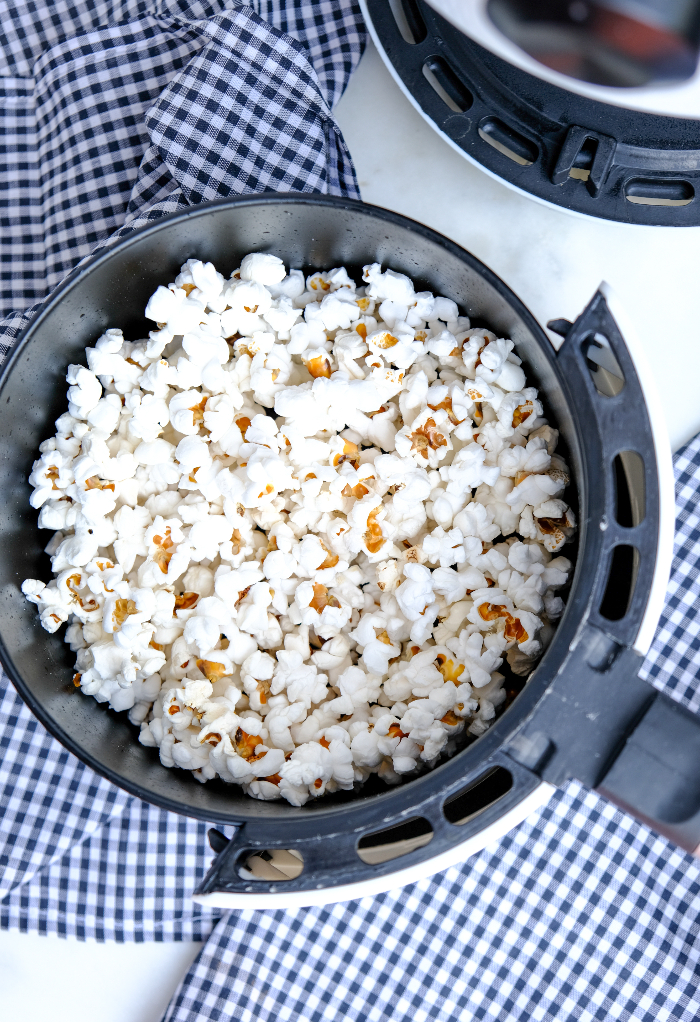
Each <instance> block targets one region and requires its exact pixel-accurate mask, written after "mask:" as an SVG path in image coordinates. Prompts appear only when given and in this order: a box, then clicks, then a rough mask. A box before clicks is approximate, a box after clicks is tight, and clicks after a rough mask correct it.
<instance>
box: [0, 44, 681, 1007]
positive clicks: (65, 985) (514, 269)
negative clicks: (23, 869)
mask: <svg viewBox="0 0 700 1022" xmlns="http://www.w3.org/2000/svg"><path fill="white" fill-rule="evenodd" d="M337 117H338V121H339V122H340V125H341V128H342V130H343V132H344V133H345V138H346V139H347V142H348V145H349V147H350V150H351V152H352V155H353V158H354V160H355V165H356V167H357V172H358V178H359V182H360V187H361V189H362V194H363V197H364V199H365V200H366V201H367V202H371V203H375V204H376V205H379V206H385V207H387V208H389V209H393V210H396V211H397V212H399V213H403V214H405V215H407V216H410V217H412V218H413V219H415V220H420V221H422V222H423V223H425V224H428V225H429V226H430V227H433V228H435V229H436V230H438V231H441V232H442V233H443V234H446V235H448V236H449V237H451V238H452V239H454V240H455V241H457V242H458V243H459V244H461V245H463V246H464V247H465V248H467V249H469V250H470V251H471V252H473V253H474V254H475V255H476V256H478V257H479V258H480V259H482V260H483V261H484V262H485V263H487V264H488V265H489V266H490V267H491V268H492V269H493V270H494V271H495V272H496V273H498V274H499V276H501V277H502V278H503V279H504V280H505V281H506V283H508V284H509V285H510V286H511V287H512V288H513V290H514V291H515V292H516V293H517V294H518V295H519V296H520V298H521V299H522V300H523V301H524V302H525V304H526V305H528V306H529V308H530V309H531V310H532V312H533V313H534V314H535V316H537V318H538V319H539V320H540V322H542V323H543V324H544V323H546V321H547V320H549V319H553V318H558V317H564V318H567V319H573V318H574V317H575V316H576V315H577V314H578V313H579V312H580V311H581V309H582V308H583V306H584V305H585V304H586V302H587V301H588V300H589V299H590V297H591V295H592V294H593V293H594V291H595V289H596V288H597V286H598V284H599V283H600V281H601V280H607V281H608V282H609V283H610V284H612V285H613V286H614V287H615V288H616V289H617V291H618V292H619V294H620V296H621V298H622V299H623V301H624V302H625V305H626V307H627V309H628V312H629V314H630V316H631V317H632V319H633V321H634V323H635V326H636V328H637V331H638V332H639V334H640V336H641V338H642V340H643V342H644V345H645V347H646V350H647V353H648V356H649V359H650V361H651V363H652V365H653V367H654V369H655V373H656V378H657V381H658V385H659V388H660V390H661V395H662V399H663V403H664V407H665V409H666V414H667V421H668V428H669V433H670V437H671V442H672V444H673V446H674V448H675V447H678V446H679V445H680V444H682V443H683V442H684V441H685V440H687V439H689V438H690V437H691V436H692V435H693V434H694V433H696V432H697V431H698V430H700V400H699V399H698V389H699V388H698V382H699V381H700V336H699V334H700V287H699V286H698V284H697V275H698V255H700V228H696V229H689V230H688V229H686V230H672V229H664V228H638V227H636V228H633V227H624V226H621V225H618V224H612V223H606V222H602V221H601V222H599V221H588V220H583V219H579V218H577V217H573V216H570V215H569V214H567V213H564V212H561V211H559V210H556V209H550V208H548V207H545V206H542V205H540V204H538V203H536V202H534V201H532V200H530V199H528V198H525V197H523V196H521V195H519V194H517V193H515V192H513V191H511V190H510V189H508V188H506V187H505V186H504V185H502V184H500V183H499V182H497V181H494V180H492V179H491V178H489V177H487V176H486V175H485V174H483V173H482V172H481V171H479V170H478V169H476V168H475V167H473V166H472V165H471V164H469V163H468V162H467V161H466V160H464V159H463V158H462V157H461V156H459V155H458V154H457V153H456V152H455V151H454V150H453V149H452V148H451V147H450V146H449V145H447V143H445V142H443V141H442V140H441V139H440V138H439V137H438V136H437V135H435V134H434V132H433V131H432V130H431V129H430V128H429V127H428V125H427V124H426V123H425V122H424V121H423V119H422V118H421V117H420V116H419V114H418V113H417V112H416V111H415V110H414V109H413V107H412V106H411V104H410V103H409V101H408V100H407V99H406V98H405V96H404V95H403V94H402V93H401V92H400V91H399V89H398V87H397V86H396V84H395V82H394V81H393V79H392V78H391V76H390V75H389V73H388V72H387V70H386V69H385V68H384V66H383V64H382V63H381V60H380V59H379V57H378V55H377V52H376V50H374V48H373V47H370V48H369V50H368V52H367V54H366V55H365V57H364V58H363V60H362V63H361V65H360V67H359V69H358V71H357V73H356V75H355V77H354V78H353V80H352V82H351V84H350V87H349V89H348V91H347V93H346V95H345V96H344V97H343V99H342V101H341V103H340V105H339V107H338V109H337ZM197 949H198V946H197V945H195V944H189V943H188V944H137V945H134V944H122V945H119V944H113V943H109V944H102V945H99V944H95V943H94V942H87V943H80V942H78V941H74V940H65V941H62V940H58V939H56V938H49V937H37V936H34V935H28V934H17V933H0V1016H1V1017H2V1018H6V1019H20V1018H21V1019H22V1020H23V1022H44V1020H45V1019H47V1018H50V1019H51V1020H52V1022H69V1020H70V1022H96V1020H99V1022H158V1020H159V1019H160V1017H161V1015H162V1012H163V1010H164V1008H165V1006H166V1005H167V1003H168V1000H169V999H170V997H171V995H172V993H173V991H174V989H175V987H176V986H177V983H178V981H179V979H180V978H181V977H182V976H183V975H184V974H185V972H186V970H187V967H188V966H189V964H190V962H191V960H192V959H193V958H194V956H195V954H196V952H197Z"/></svg>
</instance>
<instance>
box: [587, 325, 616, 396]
mask: <svg viewBox="0 0 700 1022" xmlns="http://www.w3.org/2000/svg"><path fill="white" fill-rule="evenodd" d="M583 353H584V355H585V357H586V365H587V366H588V371H589V372H590V374H591V379H592V380H593V384H594V386H595V389H596V390H597V391H598V393H599V394H602V396H603V397H617V395H618V394H619V393H620V391H621V390H622V388H623V387H624V385H625V375H624V373H623V372H622V369H621V368H620V363H619V362H618V361H617V359H616V358H615V356H614V354H613V352H612V348H611V347H610V343H609V341H608V339H607V337H603V335H602V334H595V335H594V336H593V337H587V338H586V340H584V342H583Z"/></svg>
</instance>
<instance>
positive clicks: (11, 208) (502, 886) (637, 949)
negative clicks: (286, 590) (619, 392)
mask: <svg viewBox="0 0 700 1022" xmlns="http://www.w3.org/2000/svg"><path fill="white" fill-rule="evenodd" d="M3 7H4V10H3V11H2V17H1V18H0V49H2V55H0V61H2V63H0V76H4V77H0V89H4V94H3V99H4V103H3V104H2V106H1V107H0V120H1V121H2V127H3V136H2V137H3V139H4V150H3V155H4V160H2V159H0V185H1V186H2V195H3V198H2V200H0V201H2V203H3V211H2V214H1V215H2V225H3V227H4V230H3V231H0V298H1V300H2V303H3V314H4V315H5V320H4V322H3V323H2V324H0V330H1V333H0V341H2V342H4V345H5V348H4V350H7V348H8V347H9V346H11V344H12V341H13V340H14V337H15V336H16V335H17V332H18V331H19V330H20V329H21V328H22V326H23V325H24V323H26V322H27V317H28V315H30V314H31V308H30V309H29V311H28V312H27V313H24V312H23V311H22V310H24V309H25V308H26V307H27V306H33V305H35V304H36V303H37V302H40V300H41V299H42V298H43V296H44V295H45V294H46V293H47V292H48V291H49V290H51V288H53V286H55V284H56V283H58V281H59V280H60V279H61V278H62V276H63V275H64V274H65V273H66V272H67V271H68V270H69V269H71V268H72V267H73V266H74V265H75V264H76V263H77V262H79V261H80V260H81V259H82V258H84V257H85V256H86V255H87V254H89V252H90V251H92V250H93V249H94V248H95V247H97V246H100V245H104V244H106V243H109V241H110V240H111V239H113V238H114V237H118V236H119V235H120V234H121V233H123V232H124V231H128V230H130V229H132V230H133V229H134V227H136V226H140V225H141V224H142V223H147V222H149V220H151V219H154V218H155V217H157V216H160V215H162V214H163V213H164V212H169V211H171V210H175V209H178V208H181V207H184V206H186V205H187V204H189V203H192V202H199V201H202V200H203V199H209V198H214V197H218V196H220V195H227V194H231V193H237V192H243V191H260V190H265V189H278V190H289V189H296V190H303V191H321V192H328V193H332V194H348V195H356V194H357V188H356V183H355V179H354V174H353V170H352V164H351V162H350V159H349V156H348V154H347V151H346V149H345V146H344V143H343V141H342V138H341V137H340V135H339V133H338V130H337V127H336V125H335V122H334V121H333V118H332V114H331V113H330V109H331V108H332V105H333V102H334V101H335V100H336V99H337V98H338V96H339V95H340V94H341V93H342V90H343V88H344V86H345V84H346V83H347V80H348V77H349V75H350V73H351V71H352V69H353V67H354V66H355V64H356V63H357V60H358V59H359V55H360V52H361V48H362V43H363V38H364V36H363V29H362V27H361V23H360V20H359V14H358V11H357V8H356V6H355V5H354V3H352V2H351V0H288V2H286V3H285V2H284V0H256V3H255V5H254V9H252V8H250V7H247V6H244V5H240V4H237V3H234V2H231V0H221V2H211V3H197V2H194V0H192V2H189V3H185V2H184V0H182V2H179V0H162V2H160V3H137V2H135V0H123V2H121V3H119V2H117V0H113V2H109V0H102V2H99V3H98V2H93V3H87V2H84V3H68V2H66V0H57V2H55V3H49V2H47V0H46V2H45V0H33V2H32V3H31V4H25V5H22V6H20V5H18V6H17V7H9V6H8V4H7V3H5V4H4V5H3ZM1 350H2V349H0V351H1ZM676 474H677V487H678V504H679V517H678V533H677V548H676V558H675V562H674V568H673V576H672V579H671V583H670V586H669V594H668V601H667V606H666V610H665V612H664V616H663V618H662V621H661V624H660V626H659V630H658V633H657V638H656V640H655V643H654V646H653V648H652V651H651V653H650V654H649V657H648V658H647V660H646V662H645V664H644V667H643V674H644V676H645V677H647V678H649V680H650V681H652V683H653V684H655V685H656V686H657V687H658V688H660V689H663V690H664V691H667V692H669V693H670V694H671V695H672V696H673V697H674V698H676V699H678V700H679V701H681V702H683V703H685V704H686V705H687V706H689V707H691V708H692V709H698V708H700V682H698V680H696V677H697V675H698V674H700V640H699V639H698V634H699V632H700V601H698V599H697V597H698V592H697V590H698V582H697V575H698V565H700V513H699V512H698V501H697V493H698V491H699V490H700V438H696V440H694V441H693V442H692V443H691V444H689V445H688V447H686V448H685V449H684V450H683V451H682V452H681V453H680V454H679V455H678V456H677V458H676ZM0 811H1V812H2V818H3V825H2V828H1V833H0V871H1V872H2V881H1V886H2V892H1V895H4V897H3V899H2V901H0V925H2V926H3V927H5V928H19V929H22V930H31V931H38V932H41V933H57V934H60V935H64V936H65V935H73V936H78V937H83V938H84V937H95V938H97V939H106V938H113V939H117V940H184V939H194V940H202V941H206V943H205V945H204V947H203V950H202V952H201V954H200V955H199V957H198V959H197V960H196V962H195V963H194V965H193V966H192V968H191V969H190V971H189V973H188V975H187V976H186V978H185V979H184V980H183V982H182V984H181V986H180V988H179V989H178V991H177V992H176V994H175V996H174V998H173V1000H172V1002H171V1005H170V1007H169V1009H168V1011H167V1013H166V1020H167V1022H196V1020H198V1022H206V1020H211V1022H213V1020H217V1022H218V1020H223V1019H229V1018H235V1019H236V1020H237V1022H239V1020H240V1022H253V1020H255V1022H267V1020H269V1022H278V1020H290V1022H296V1020H302V1019H303V1020H308V1022H324V1020H328V1022H330V1020H333V1022H336V1020H338V1022H339V1020H341V1019H342V1020H346V1019H349V1020H358V1022H359V1020H362V1022H365V1020H367V1022H389V1020H391V1022H403V1020H409V1019H410V1020H411V1022H423V1020H428V1019H430V1020H441V1022H442V1020H444V1022H447V1020H450V1022H453V1020H460V1022H462V1020H471V1019H479V1020H493V1022H496V1020H498V1022H516V1020H517V1022H525V1020H527V1022H531V1020H543V1022H550V1020H557V1022H569V1020H570V1019H577V1020H584V1022H587V1020H593V1019H598V1020H608V1019H624V1020H627V1019H644V1020H648V1022H658V1020H667V1019H677V1020H688V1022H690V1020H695V1019H697V1018H698V1016H700V1000H699V998H698V994H697V992H696V991H697V987H698V971H699V968H700V966H699V963H698V929H699V926H698V917H699V915H700V884H699V881H700V868H699V866H698V864H697V863H696V861H695V860H693V859H691V858H690V856H688V855H686V854H685V853H683V852H681V851H679V850H678V849H677V848H675V847H674V846H672V845H671V844H669V843H668V842H667V841H666V840H664V839H663V838H660V837H658V836H657V835H655V834H653V833H652V832H650V831H649V830H648V829H647V828H645V827H643V826H642V825H640V824H638V823H636V822H635V821H633V820H632V819H630V818H629V817H628V816H625V815H624V814H623V813H621V812H620V811H619V810H617V809H615V808H614V807H612V806H611V805H609V804H608V803H607V802H605V801H604V800H602V799H600V798H599V797H598V796H596V795H594V794H592V793H591V792H588V791H586V790H585V789H583V788H582V787H581V786H580V785H578V784H573V783H572V784H570V785H568V787H567V788H566V790H564V791H562V792H558V793H557V794H556V795H555V796H554V797H553V798H552V800H551V801H550V803H549V805H548V806H546V807H545V808H544V809H541V810H539V811H538V812H537V813H535V814H533V816H532V817H530V819H529V820H528V821H526V822H525V823H524V824H522V825H521V826H520V827H518V828H516V829H515V830H514V831H512V832H511V833H510V834H508V835H507V836H506V837H505V838H503V839H502V840H501V841H499V842H497V843H496V844H494V845H491V846H489V847H488V848H487V849H485V850H484V851H483V852H482V853H481V854H479V855H477V856H473V857H472V858H471V859H469V860H468V862H466V863H465V864H464V865H463V866H458V867H453V868H452V869H450V870H448V871H446V872H444V873H441V874H439V875H438V876H436V877H434V878H433V879H431V880H426V881H423V882H421V883H418V884H414V885H412V886H411V887H408V888H404V889H403V890H400V891H394V892H391V893H389V894H385V895H382V896H380V897H376V898H366V899H363V900H361V901H356V902H351V903H348V904H343V905H336V906H331V907H329V908H322V909H308V910H303V911H297V912H269V913H262V912H244V913H226V914H222V913H220V912H219V913H217V912H211V911H207V910H204V909H202V908H200V907H198V906H195V905H193V903H192V902H191V900H190V898H189V895H190V892H191V891H192V889H193V888H194V887H195V886H196V885H197V883H198V882H199V881H200V879H201V878H202V876H203V875H204V873H205V871H206V868H207V866H208V864H209V861H210V859H211V852H210V851H209V850H208V846H207V842H206V836H205V832H206V829H207V825H206V824H203V823H197V822H196V821H193V820H189V819H186V818H184V817H180V816H176V815H174V814H170V813H167V812H164V811H161V810H159V809H155V808H153V807H152V806H149V805H147V804H145V803H143V802H140V801H139V800H138V799H134V798H131V797H130V796H128V795H126V794H125V793H124V792H122V791H121V790H119V789H117V788H115V787H114V786H113V785H111V784H109V783H107V782H106V781H104V780H102V779H101V778H100V777H98V776H97V775H96V774H94V773H93V772H92V771H90V770H89V769H88V768H86V767H84V766H83V765H82V764H81V763H79V762H78V761H77V760H76V759H75V758H74V757H73V756H71V755H70V754H69V753H67V752H66V751H65V750H64V749H63V748H62V747H61V746H60V745H58V744H57V743H56V742H55V741H54V740H53V739H52V738H50V737H49V735H48V734H47V733H46V731H45V730H44V729H43V728H42V726H41V725H40V724H39V723H38V721H36V720H35V719H34V718H33V717H32V716H31V714H30V713H29V711H28V710H27V709H26V707H25V706H24V704H23V703H22V702H21V701H20V700H19V699H18V697H17V696H16V694H15V693H14V691H13V689H12V688H11V686H10V685H9V683H8V682H7V680H6V679H5V678H1V679H0Z"/></svg>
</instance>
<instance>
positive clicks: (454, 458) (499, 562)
mask: <svg viewBox="0 0 700 1022" xmlns="http://www.w3.org/2000/svg"><path fill="white" fill-rule="evenodd" d="M146 316H147V318H149V319H151V320H152V322H153V323H155V325H156V328H157V329H155V330H152V331H151V333H150V335H149V337H148V339H147V340H145V341H139V342H130V341H126V340H125V339H124V337H123V334H122V332H121V331H120V330H117V329H109V330H107V331H105V333H103V334H102V336H101V337H100V338H99V339H98V340H97V341H96V342H95V345H94V347H92V348H88V349H87V351H86V357H87V368H86V367H85V366H79V365H72V366H70V367H69V368H68V373H67V381H68V383H69V385H70V386H69V390H68V400H69V404H68V412H66V413H64V414H63V415H62V416H61V417H60V418H59V419H58V420H57V422H56V435H55V436H54V437H52V438H50V439H48V440H46V441H44V443H42V444H41V446H40V450H39V457H38V459H37V461H36V462H35V463H34V465H33V467H32V473H31V475H30V477H29V481H30V483H31V485H32V487H33V493H32V496H31V504H32V506H33V507H35V508H37V509H40V514H39V525H40V527H42V528H48V529H50V530H51V531H52V532H53V537H52V539H51V540H50V542H49V544H48V546H47V547H46V551H47V553H48V554H49V555H50V556H51V559H52V567H53V573H54V578H53V580H52V581H51V582H49V584H48V585H47V584H45V583H44V582H42V581H39V580H36V579H27V580H26V581H25V582H24V583H23V585H22V591H23V593H24V595H25V596H26V598H27V599H28V600H29V601H30V602H32V603H34V604H36V606H37V610H38V612H39V620H40V623H41V624H42V626H43V627H44V628H45V629H46V630H47V631H49V632H56V631H58V629H59V628H60V627H61V626H62V625H63V624H64V623H66V624H67V629H66V641H67V642H69V644H70V647H71V649H72V650H73V651H74V652H75V654H76V673H75V676H74V682H75V684H76V686H79V687H80V688H81V689H82V691H83V692H84V693H85V694H86V695H91V696H93V697H94V698H95V699H97V700H98V701H101V702H108V703H109V705H110V706H111V707H112V708H113V709H115V710H118V711H121V710H123V711H127V712H128V713H129V717H130V720H131V721H132V722H133V723H135V724H139V725H140V728H141V732H140V741H141V743H142V744H143V745H145V746H149V747H153V748H157V749H158V752H159V756H160V759H161V762H162V763H163V765H164V766H167V767H169V768H172V767H178V768H179V769H183V770H191V771H192V772H193V773H194V775H195V776H196V777H197V778H198V779H199V780H201V781H206V780H209V779H212V778H214V777H217V776H218V777H221V778H223V780H225V781H227V782H228V783H236V784H240V785H241V786H242V787H243V789H244V791H246V792H247V793H248V794H249V795H250V796H251V797H254V798H259V799H275V798H285V799H287V800H288V801H289V802H291V803H292V804H294V805H299V806H300V805H304V804H305V803H306V802H307V801H308V800H309V799H310V798H318V797H320V796H322V795H324V794H325V793H326V792H329V793H330V792H333V791H337V790H345V789H351V788H352V787H353V786H354V785H356V784H359V783H362V782H363V781H364V780H366V779H367V778H368V777H369V775H370V774H371V773H377V774H378V775H379V777H380V778H382V779H384V780H385V781H387V782H388V783H398V782H399V781H400V780H401V779H402V778H405V777H412V776H415V775H416V774H417V773H418V772H420V771H422V770H425V769H428V768H430V767H431V766H433V765H434V764H435V763H437V762H438V761H439V759H440V757H441V756H444V755H446V754H448V753H451V752H453V751H454V750H455V749H456V748H458V747H459V746H460V744H464V743H465V742H468V741H473V740H474V739H475V738H477V737H478V736H479V735H481V734H483V733H484V732H485V731H486V730H487V729H488V728H489V727H490V726H491V723H492V722H493V721H494V720H495V719H496V716H497V714H498V712H499V707H501V706H502V705H503V703H504V702H505V700H506V689H505V687H504V684H505V677H504V674H503V673H500V671H501V670H502V671H503V672H508V671H510V672H512V674H511V677H513V676H520V677H525V676H526V675H529V674H530V673H531V672H532V670H533V668H534V666H535V665H536V662H537V658H538V657H539V656H540V655H541V653H542V650H543V649H544V648H545V647H546V645H547V644H548V643H549V641H550V640H551V637H552V634H553V630H554V625H553V622H555V621H556V620H557V619H558V617H560V616H561V614H562V612H563V610H564V600H563V598H562V596H561V595H560V593H561V591H562V590H563V588H564V587H565V586H566V584H567V582H568V579H569V576H570V573H571V570H572V565H571V562H570V561H569V560H568V559H567V558H566V557H563V556H560V555H559V551H560V550H561V549H562V548H563V546H564V545H565V544H566V543H567V542H568V541H569V539H570V538H571V536H572V535H573V533H574V530H575V527H576V523H575V518H574V514H573V512H572V510H571V508H570V507H569V506H568V504H567V503H566V487H567V486H568V484H569V470H568V468H567V466H566V464H565V462H564V461H563V460H562V458H561V457H560V456H559V455H557V454H556V450H555V449H556V444H557V440H558V432H557V430H555V429H553V428H552V427H551V426H550V425H549V424H548V423H547V422H546V420H545V419H543V418H542V405H541V403H540V401H539V400H538V396H537V391H536V390H535V389H534V388H531V387H528V386H527V380H526V377H525V372H524V370H523V368H522V366H521V363H520V359H519V358H518V357H517V355H515V353H514V350H513V347H514V346H513V342H512V341H510V340H508V339H507V338H497V337H496V336H495V335H494V334H492V333H491V332H489V331H488V330H484V329H482V328H472V327H471V325H470V323H469V320H468V319H467V318H466V317H463V316H460V314H459V309H458V307H457V305H456V304H455V302H453V301H452V300H451V299H448V298H445V297H442V296H434V295H432V294H430V293H429V292H418V293H416V291H415V288H414V285H413V282H412V281H411V280H410V279H409V278H408V277H407V276H405V275H404V274H401V273H396V272H394V271H393V270H391V269H386V270H382V267H381V266H380V265H379V264H378V263H375V264H372V265H368V266H366V267H365V268H364V271H363V284H362V286H360V287H357V286H356V284H355V282H354V281H353V280H352V279H351V278H350V277H349V275H348V273H347V271H346V269H345V268H343V267H336V268H334V269H331V270H327V271H314V272H312V273H310V274H309V275H308V276H307V277H306V279H305V278H304V275H303V274H302V272H301V271H300V270H294V269H293V270H290V272H289V274H287V272H286V268H285V266H284V264H283V263H282V261H281V260H280V259H279V258H278V257H277V256H274V255H272V254H269V253H251V254H249V255H247V256H246V257H245V258H244V259H243V260H242V262H241V266H240V268H239V269H238V270H236V271H235V272H234V273H233V275H232V276H231V278H230V279H229V280H226V279H225V278H224V277H223V275H222V274H221V273H220V272H219V271H218V270H217V269H216V267H215V266H214V265H213V264H212V263H205V262H203V261H201V260H198V259H189V260H187V262H186V263H185V264H184V265H183V266H182V269H181V272H180V273H179V274H178V276H177V277H176V279H175V281H174V282H172V283H170V284H169V285H168V286H167V287H166V286H160V287H158V288H157V290H156V291H155V293H154V294H153V295H152V296H151V298H150V299H149V302H148V305H147V307H146ZM553 555H554V556H553Z"/></svg>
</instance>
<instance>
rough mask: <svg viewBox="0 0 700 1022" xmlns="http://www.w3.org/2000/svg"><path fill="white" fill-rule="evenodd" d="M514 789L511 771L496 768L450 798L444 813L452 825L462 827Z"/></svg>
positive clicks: (443, 809) (443, 808)
mask: <svg viewBox="0 0 700 1022" xmlns="http://www.w3.org/2000/svg"><path fill="white" fill-rule="evenodd" d="M512 787H513V778H512V776H511V774H510V773H509V771H508V770H506V769H505V767H494V768H493V770H489V772H488V773H487V774H484V775H483V776H482V777H480V778H479V779H478V781H474V783H473V784H470V785H469V787H468V788H463V789H462V791H460V792H459V793H458V794H457V795H452V797H451V798H448V799H447V801H446V802H445V803H444V805H443V807H442V811H443V813H444V814H445V817H446V819H447V820H448V821H449V822H450V823H454V824H455V826H457V827H460V826H461V825H462V824H463V823H468V822H469V820H473V819H474V817H475V816H478V815H479V814H480V813H483V812H484V810H486V809H488V808H489V806H492V805H495V803H496V802H498V800H499V799H502V798H503V796H504V795H507V794H508V792H509V791H510V789H511V788H512Z"/></svg>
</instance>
